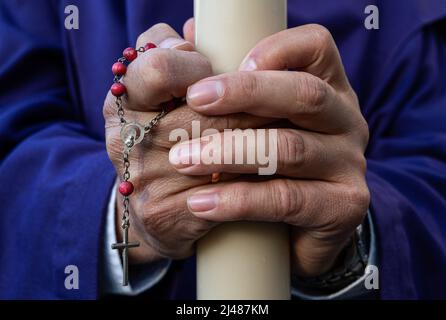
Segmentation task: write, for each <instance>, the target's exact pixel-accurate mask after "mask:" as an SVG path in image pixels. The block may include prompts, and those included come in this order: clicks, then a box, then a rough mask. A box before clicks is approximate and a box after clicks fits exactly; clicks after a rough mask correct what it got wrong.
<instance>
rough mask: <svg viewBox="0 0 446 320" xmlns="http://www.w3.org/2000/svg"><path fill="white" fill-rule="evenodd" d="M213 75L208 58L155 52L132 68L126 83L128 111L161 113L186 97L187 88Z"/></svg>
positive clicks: (163, 51)
mask: <svg viewBox="0 0 446 320" xmlns="http://www.w3.org/2000/svg"><path fill="white" fill-rule="evenodd" d="M211 74H212V67H211V64H210V62H209V60H208V59H207V58H205V57H204V56H203V55H201V54H199V53H197V52H188V51H181V50H170V49H161V48H155V49H152V50H149V51H147V52H145V53H144V54H143V55H142V56H140V57H139V58H138V59H136V60H135V61H133V62H132V63H131V64H130V65H129V66H128V70H127V73H126V75H125V77H124V78H123V83H124V85H125V86H126V88H127V95H126V101H125V102H126V105H125V106H126V107H128V108H129V109H133V110H138V111H147V110H158V109H160V105H161V104H162V103H164V102H167V101H169V100H171V99H173V98H179V97H184V96H185V94H186V91H187V88H188V86H190V85H191V84H193V83H195V82H197V81H198V80H201V79H203V78H205V77H208V76H210V75H211Z"/></svg>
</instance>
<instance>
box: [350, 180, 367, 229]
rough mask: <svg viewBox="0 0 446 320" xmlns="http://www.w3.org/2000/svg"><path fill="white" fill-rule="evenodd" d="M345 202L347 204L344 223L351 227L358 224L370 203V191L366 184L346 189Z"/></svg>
mask: <svg viewBox="0 0 446 320" xmlns="http://www.w3.org/2000/svg"><path fill="white" fill-rule="evenodd" d="M345 197H346V204H347V206H348V208H347V210H346V212H345V220H344V221H345V223H348V224H350V225H351V226H352V227H356V226H358V225H359V224H360V223H361V222H362V221H363V219H364V217H365V216H366V214H367V210H368V207H369V204H370V192H369V189H368V188H367V186H366V184H365V183H363V185H356V186H354V187H350V188H348V189H347V191H346V194H345Z"/></svg>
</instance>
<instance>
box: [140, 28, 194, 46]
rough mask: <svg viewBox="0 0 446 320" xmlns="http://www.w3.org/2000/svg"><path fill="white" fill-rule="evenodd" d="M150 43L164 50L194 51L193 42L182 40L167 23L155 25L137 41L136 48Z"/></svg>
mask: <svg viewBox="0 0 446 320" xmlns="http://www.w3.org/2000/svg"><path fill="white" fill-rule="evenodd" d="M149 42H151V43H154V44H156V45H157V46H158V47H159V48H164V49H178V50H185V51H192V50H193V49H194V45H193V42H190V41H187V40H185V39H183V38H181V36H180V35H179V34H178V33H177V32H176V31H175V30H174V29H173V28H172V27H170V26H169V25H168V24H165V23H158V24H155V25H154V26H152V27H151V28H150V29H148V30H147V31H145V32H143V33H142V34H141V35H140V36H139V37H138V39H137V40H136V47H137V48H139V47H143V46H145V45H146V44H147V43H149Z"/></svg>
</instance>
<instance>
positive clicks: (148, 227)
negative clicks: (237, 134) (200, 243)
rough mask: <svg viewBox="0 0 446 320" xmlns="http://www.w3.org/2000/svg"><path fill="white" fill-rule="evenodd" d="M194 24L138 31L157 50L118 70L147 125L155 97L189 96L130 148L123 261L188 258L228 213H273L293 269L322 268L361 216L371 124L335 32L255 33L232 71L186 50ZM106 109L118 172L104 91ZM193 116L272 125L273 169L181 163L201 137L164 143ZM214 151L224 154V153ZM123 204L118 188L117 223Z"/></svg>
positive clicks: (115, 124)
mask: <svg viewBox="0 0 446 320" xmlns="http://www.w3.org/2000/svg"><path fill="white" fill-rule="evenodd" d="M193 28H194V26H193V20H189V21H188V22H186V24H185V26H184V35H185V38H184V39H183V38H181V37H180V36H179V35H178V34H177V33H176V32H175V31H174V30H173V29H172V28H171V27H169V26H168V25H166V24H157V25H155V26H153V27H152V28H150V29H149V30H147V31H146V32H144V33H143V34H141V35H140V36H139V38H138V41H137V45H136V47H140V46H143V45H145V44H146V43H147V42H153V43H155V44H157V45H158V48H156V49H152V50H149V51H147V52H145V53H143V54H142V55H140V57H138V59H136V60H135V61H133V62H132V63H131V64H130V65H129V67H128V71H127V73H126V76H125V78H124V79H123V82H124V84H125V86H126V88H127V92H128V96H127V97H126V98H124V106H125V109H126V118H127V119H134V120H136V121H138V122H140V123H148V122H149V121H150V119H152V118H153V117H154V116H155V115H156V114H157V113H158V112H159V110H160V109H161V105H162V103H164V102H167V101H169V100H171V99H172V98H178V97H184V96H186V101H187V104H184V105H183V106H181V107H179V108H177V109H175V110H174V111H172V112H170V113H169V114H167V115H166V116H165V117H164V118H163V119H162V120H161V122H160V123H159V124H158V126H157V127H156V128H155V129H154V130H153V131H152V136H151V138H150V139H145V140H144V141H143V142H142V143H141V144H139V145H138V146H137V147H135V148H134V149H133V150H132V152H131V153H130V163H131V167H130V172H131V177H132V179H131V180H132V182H133V184H134V186H135V192H134V193H133V194H132V196H131V201H130V205H131V211H130V212H131V215H132V216H131V221H132V228H131V229H130V230H131V234H130V240H131V241H134V240H139V241H140V242H141V246H140V247H139V248H135V249H132V250H130V261H131V262H132V263H148V262H152V261H156V260H158V259H162V258H166V257H168V258H173V259H181V258H185V257H187V256H189V255H191V254H192V253H193V250H194V244H195V242H196V241H197V240H198V239H199V238H201V237H202V236H204V235H205V234H206V233H207V232H208V231H209V230H211V229H212V228H213V227H215V226H216V225H217V224H219V223H222V222H225V221H235V220H258V221H277V222H279V221H280V222H285V223H287V224H289V225H290V226H291V230H292V231H291V235H292V236H291V244H292V261H293V266H294V271H295V272H296V273H297V274H299V275H301V276H315V275H319V274H321V273H324V272H326V271H328V270H329V269H330V268H331V267H332V266H333V264H334V263H335V261H336V258H337V256H338V255H339V253H340V252H341V250H342V249H343V247H344V246H345V244H346V243H347V242H348V240H349V239H350V237H351V235H352V234H353V232H354V230H355V228H356V227H357V226H358V225H359V224H360V223H361V222H362V221H363V219H364V217H365V215H366V212H367V208H368V205H369V197H370V196H369V191H368V188H367V185H366V182H365V170H366V161H365V158H364V151H365V148H366V145H367V141H368V127H367V123H366V121H365V120H364V118H363V117H362V115H361V112H360V108H359V104H358V100H357V97H356V95H355V93H354V91H353V89H352V88H351V86H350V84H349V82H348V79H347V77H346V75H345V72H344V69H343V65H342V62H341V59H340V56H339V52H338V50H337V47H336V45H335V43H334V40H333V38H332V37H331V35H330V33H329V31H327V30H326V29H325V28H323V27H321V26H318V25H306V26H301V27H297V28H293V29H288V30H285V31H282V32H279V33H277V34H274V35H272V36H270V37H267V38H265V39H263V40H262V41H260V42H259V43H258V44H257V45H256V46H255V47H254V48H253V49H252V50H251V51H250V52H249V53H248V55H247V57H246V59H245V60H244V62H243V63H242V65H241V66H240V69H239V71H238V72H232V73H228V74H222V75H218V76H213V75H212V67H211V64H210V62H209V61H208V59H207V58H206V57H204V56H203V55H201V54H199V53H197V52H195V51H194V46H193V42H194V39H193V34H194V32H193ZM284 70H287V71H284ZM288 70H289V71H288ZM252 71H254V72H252ZM103 111H104V117H105V120H106V141H107V150H108V154H109V157H110V159H111V161H112V162H113V164H114V166H115V167H116V170H117V172H118V174H119V175H120V176H121V174H122V167H123V165H122V148H123V146H122V142H121V140H120V137H119V133H120V125H119V119H118V117H117V115H116V107H115V103H114V97H113V96H112V95H111V93H110V92H109V94H108V95H107V98H106V100H105V103H104V108H103ZM193 120H198V121H200V125H201V130H205V129H207V128H215V129H217V130H218V131H220V132H222V131H223V130H224V129H227V128H240V129H248V128H253V129H258V128H265V127H268V128H277V133H278V135H277V147H278V150H277V151H278V153H277V161H278V163H277V172H276V175H273V176H269V177H268V179H259V177H257V176H255V175H254V173H256V172H257V170H258V166H257V165H253V164H249V165H243V164H232V165H231V164H210V165H206V164H204V163H203V162H201V163H200V164H193V165H185V164H179V160H180V158H184V157H185V156H188V154H187V152H188V151H189V152H190V151H191V150H197V148H196V146H199V147H198V148H202V147H203V145H205V142H204V141H188V142H182V143H180V144H176V143H175V142H171V141H169V134H170V132H171V131H172V130H174V129H177V128H183V129H185V130H186V131H188V132H189V135H190V136H191V135H192V133H191V122H192V121H193ZM219 134H220V133H219ZM201 139H205V140H206V141H209V140H208V139H209V137H206V138H201ZM147 140H149V141H147ZM198 140H200V139H198ZM188 144H193V145H194V146H195V147H192V148H188V147H187V145H188ZM185 146H186V148H184V147H185ZM198 150H200V149H198ZM247 151H248V150H245V152H247ZM249 152H255V151H254V150H249ZM217 154H219V155H222V157H223V150H217ZM222 163H223V162H222ZM213 172H222V179H221V181H220V182H219V183H217V184H211V174H212V173H213ZM121 204H122V198H121V196H120V195H118V199H117V206H118V209H119V210H117V221H120V215H121V212H122V207H121V206H122V205H121ZM117 225H118V226H119V225H120V223H118V224H117Z"/></svg>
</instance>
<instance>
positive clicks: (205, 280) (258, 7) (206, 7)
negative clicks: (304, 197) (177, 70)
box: [194, 0, 290, 299]
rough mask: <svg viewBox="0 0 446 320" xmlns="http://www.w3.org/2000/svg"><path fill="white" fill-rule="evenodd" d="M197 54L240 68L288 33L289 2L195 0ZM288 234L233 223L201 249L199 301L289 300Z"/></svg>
mask: <svg viewBox="0 0 446 320" xmlns="http://www.w3.org/2000/svg"><path fill="white" fill-rule="evenodd" d="M194 9H195V13H194V15H195V30H196V32H195V42H196V46H197V50H198V51H199V52H201V53H203V54H204V55H206V56H207V57H208V58H209V59H210V60H211V62H212V66H213V70H214V73H215V74H219V73H224V72H230V71H235V70H237V69H238V67H239V65H240V63H241V62H242V60H243V58H244V57H245V55H246V54H247V53H248V51H249V50H250V49H251V48H252V47H253V46H254V45H255V44H256V43H257V42H258V41H259V40H260V39H262V38H264V37H266V36H268V35H271V34H273V33H276V32H278V31H280V30H283V29H285V28H286V20H287V15H286V11H287V7H286V0H195V8H194ZM289 254H290V252H289V236H288V229H287V227H286V226H285V225H283V224H277V223H262V222H231V223H225V224H222V225H220V226H219V227H217V228H215V229H214V230H212V231H211V232H210V233H209V234H208V235H206V236H205V237H204V238H203V239H201V240H200V241H199V242H198V245H197V298H198V299H289V298H290V261H289Z"/></svg>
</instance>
